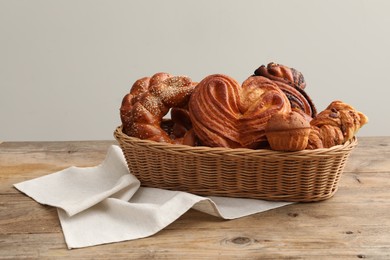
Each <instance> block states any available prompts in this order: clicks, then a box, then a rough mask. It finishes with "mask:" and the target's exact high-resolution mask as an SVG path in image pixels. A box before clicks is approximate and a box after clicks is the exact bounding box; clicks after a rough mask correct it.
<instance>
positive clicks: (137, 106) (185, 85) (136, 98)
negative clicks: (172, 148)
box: [120, 73, 196, 143]
mask: <svg viewBox="0 0 390 260" xmlns="http://www.w3.org/2000/svg"><path fill="white" fill-rule="evenodd" d="M195 86H196V83H194V82H192V81H191V79H190V78H188V77H184V76H172V75H170V74H168V73H157V74H155V75H153V76H152V77H150V78H149V77H145V78H142V79H139V80H137V81H136V82H135V83H134V84H133V86H132V87H131V90H130V93H128V94H126V95H125V96H124V98H123V100H122V105H121V108H120V115H121V121H122V126H123V128H122V129H123V132H124V133H125V134H127V135H129V136H133V137H137V138H140V139H148V140H152V141H157V142H166V143H177V142H178V140H175V137H174V136H170V135H168V133H167V132H165V131H164V130H163V129H162V128H161V122H162V118H163V117H164V116H165V115H166V114H167V113H168V111H169V109H170V108H172V107H182V106H184V105H186V104H187V103H188V100H189V98H190V96H191V94H192V91H193V90H194V88H195Z"/></svg>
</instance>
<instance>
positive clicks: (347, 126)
mask: <svg viewBox="0 0 390 260" xmlns="http://www.w3.org/2000/svg"><path fill="white" fill-rule="evenodd" d="M367 122H368V118H367V116H366V115H364V114H363V113H361V112H359V111H357V110H356V109H355V108H353V107H352V106H350V105H348V104H346V103H344V102H342V101H338V100H336V101H333V102H332V103H331V104H330V105H329V106H328V107H327V108H326V109H325V110H323V111H321V112H320V113H319V114H318V115H317V117H315V118H314V119H313V120H312V121H311V122H310V124H311V132H310V135H309V144H308V146H307V148H306V149H316V148H329V147H332V146H334V145H339V144H344V143H345V142H346V141H348V140H351V139H352V138H353V137H354V136H355V135H356V133H357V132H358V130H359V129H360V128H361V127H362V126H363V125H365V124H366V123H367ZM319 140H321V144H319Z"/></svg>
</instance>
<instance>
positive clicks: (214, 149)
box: [114, 125, 358, 156]
mask: <svg viewBox="0 0 390 260" xmlns="http://www.w3.org/2000/svg"><path fill="white" fill-rule="evenodd" d="M114 136H115V137H116V138H117V140H118V139H122V141H127V142H131V143H137V144H139V145H142V146H149V147H154V148H156V149H172V150H190V151H193V152H203V153H204V152H213V153H219V152H220V153H234V154H247V155H248V154H250V155H255V156H256V155H265V154H267V155H274V156H286V155H288V156H310V155H314V154H318V155H321V154H328V153H330V152H337V151H344V150H351V149H353V148H354V147H355V146H356V145H357V143H358V141H357V137H356V136H354V137H353V138H352V139H350V140H348V141H347V142H345V143H344V144H341V145H335V146H332V147H330V148H318V149H312V150H300V151H293V152H291V151H274V150H271V149H249V148H226V147H208V146H189V145H184V144H170V143H163V142H156V141H151V140H144V139H139V138H137V137H132V136H128V135H126V134H125V133H123V131H122V125H120V126H118V127H117V128H116V129H115V131H114Z"/></svg>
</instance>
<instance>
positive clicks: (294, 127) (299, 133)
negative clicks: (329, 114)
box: [265, 111, 310, 151]
mask: <svg viewBox="0 0 390 260" xmlns="http://www.w3.org/2000/svg"><path fill="white" fill-rule="evenodd" d="M265 133H266V136H267V139H268V142H269V144H270V147H271V149H272V150H275V151H300V150H304V149H305V148H306V147H307V145H308V140H309V134H310V123H309V122H308V121H307V120H306V119H305V118H304V117H303V116H302V115H301V114H299V113H297V112H296V111H291V112H289V113H277V114H274V115H273V116H272V117H271V118H270V119H269V121H268V123H267V125H266V127H265Z"/></svg>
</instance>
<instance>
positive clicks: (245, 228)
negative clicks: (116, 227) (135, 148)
mask: <svg viewBox="0 0 390 260" xmlns="http://www.w3.org/2000/svg"><path fill="white" fill-rule="evenodd" d="M112 144H115V141H83V142H4V143H2V144H0V259H69V258H71V259H72V258H82V259H121V258H122V259H361V258H367V259H390V210H389V209H390V137H361V138H359V145H358V147H357V148H356V149H355V150H354V151H353V153H352V155H351V157H350V159H349V161H348V163H347V167H346V169H345V172H344V174H343V177H342V179H341V182H340V186H339V190H338V192H337V193H336V195H335V196H334V197H333V198H331V199H329V200H326V201H323V202H317V203H298V204H293V205H289V206H285V207H282V208H278V209H274V210H271V211H267V212H263V213H259V214H254V215H251V216H248V217H244V218H240V219H236V220H229V221H228V220H221V219H219V218H216V217H213V216H209V215H207V214H204V213H201V212H198V211H195V210H190V211H189V212H187V213H186V214H184V215H183V216H182V217H180V218H179V219H178V220H177V221H175V222H174V223H172V224H171V225H169V226H168V227H167V228H165V229H164V230H162V231H160V232H159V233H157V234H156V235H154V236H151V237H148V238H144V239H138V240H133V241H125V242H121V243H114V244H107V245H101V246H95V247H88V248H82V249H74V250H68V249H67V248H66V244H65V241H64V237H63V235H62V231H61V227H60V223H59V220H58V216H57V211H56V209H55V208H52V207H49V206H44V205H40V204H38V203H37V202H35V201H33V200H32V199H30V198H28V197H27V196H25V195H23V194H22V193H20V192H18V191H17V190H16V189H14V188H13V186H12V185H13V184H14V183H17V182H20V181H23V180H28V179H32V178H35V177H38V176H42V175H46V174H49V173H52V172H54V171H58V170H61V169H64V168H67V167H69V166H72V165H75V166H94V165H97V164H99V163H101V161H102V160H103V159H104V157H105V153H106V151H107V148H108V147H109V146H110V145H112Z"/></svg>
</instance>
